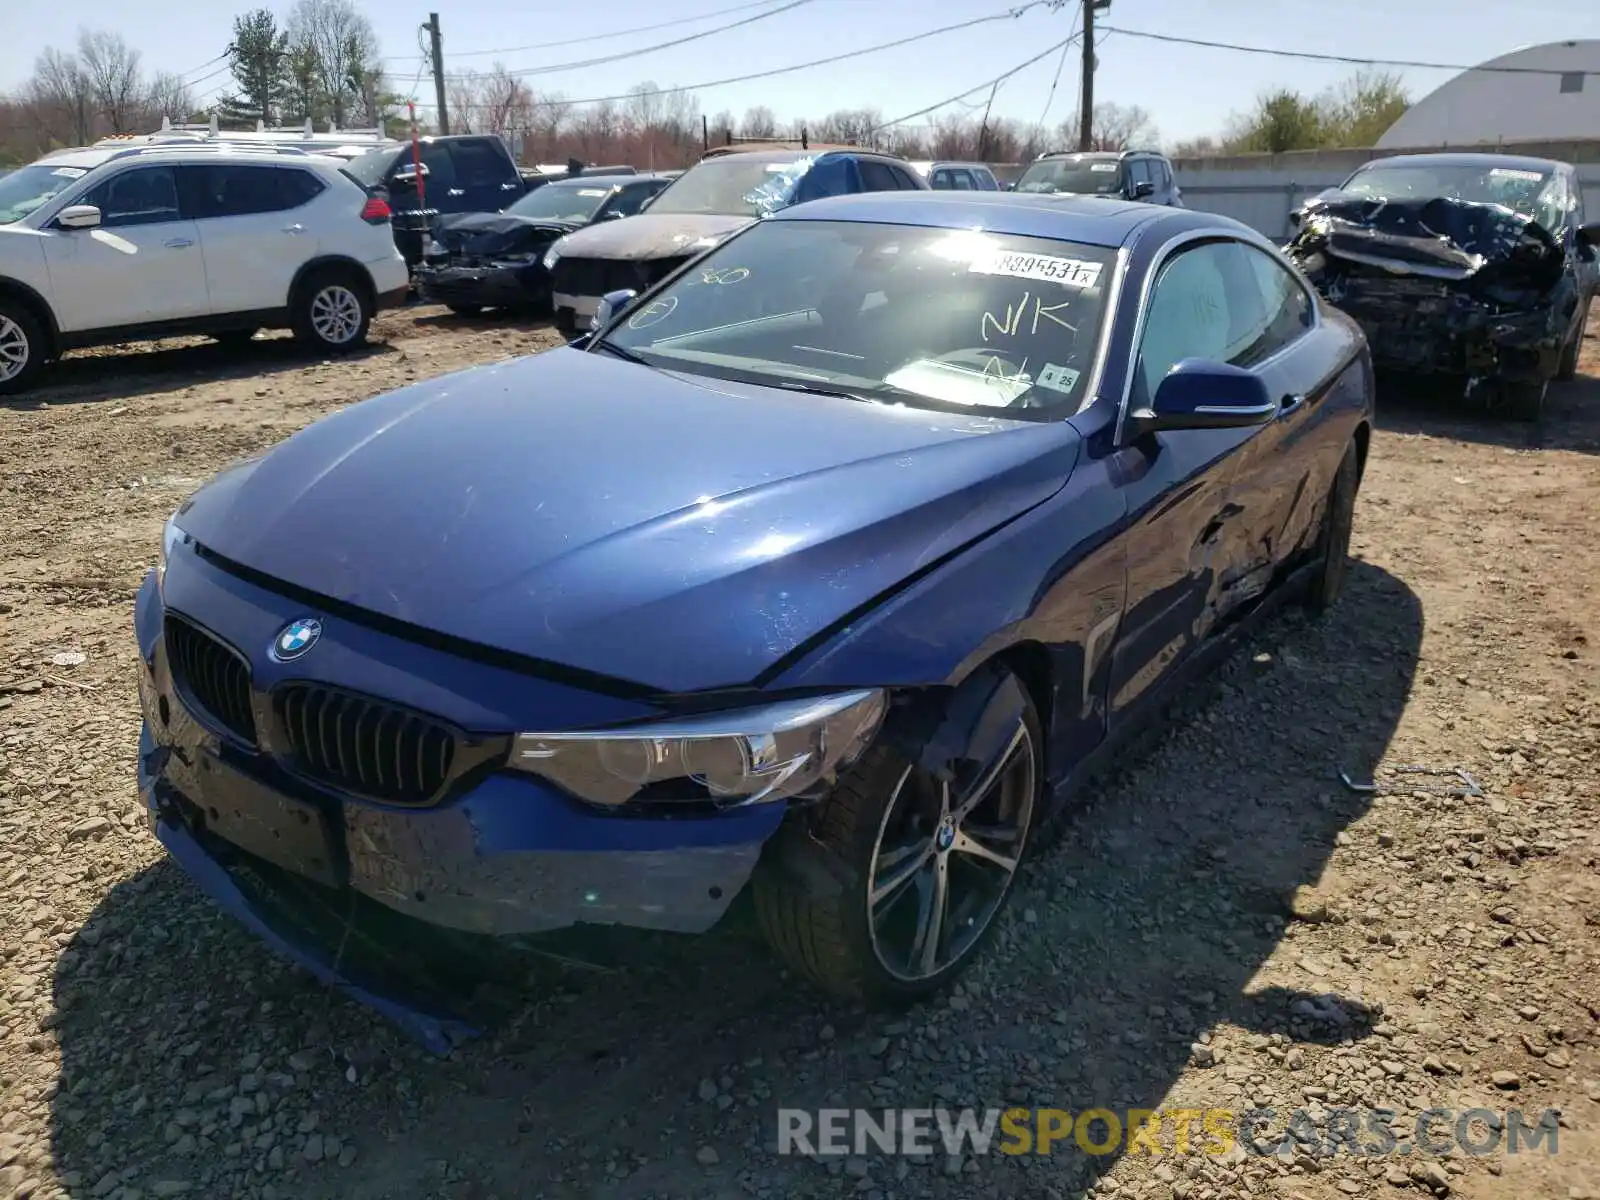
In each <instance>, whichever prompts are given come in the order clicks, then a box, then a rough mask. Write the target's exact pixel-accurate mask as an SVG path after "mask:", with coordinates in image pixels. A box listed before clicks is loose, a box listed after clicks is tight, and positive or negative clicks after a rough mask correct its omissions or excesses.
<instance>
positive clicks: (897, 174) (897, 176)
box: [889, 167, 922, 192]
mask: <svg viewBox="0 0 1600 1200" xmlns="http://www.w3.org/2000/svg"><path fill="white" fill-rule="evenodd" d="M889 173H890V174H891V175H893V176H894V181H895V183H897V184H899V185H900V190H901V191H902V192H920V191H921V190H922V189H921V188H919V187H918V186H917V181H916V180H915V179H913V178H911V176H910V174H909V173H907V172H905V171H902V170H901V169H900V168H899V167H890V168H889Z"/></svg>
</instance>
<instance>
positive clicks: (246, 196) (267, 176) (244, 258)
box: [178, 162, 326, 315]
mask: <svg viewBox="0 0 1600 1200" xmlns="http://www.w3.org/2000/svg"><path fill="white" fill-rule="evenodd" d="M178 175H179V186H180V189H181V190H182V192H183V195H184V200H185V207H186V209H187V210H188V211H191V212H193V213H194V215H195V224H196V228H197V229H198V230H199V233H200V249H201V253H202V256H203V258H204V261H205V270H206V287H207V290H208V291H209V293H210V297H211V303H210V311H211V312H212V313H213V314H217V315H223V314H228V313H243V312H252V311H256V310H260V309H268V308H281V307H282V306H283V305H285V304H287V303H288V300H289V287H290V284H291V283H292V282H293V280H294V277H295V274H296V273H297V272H298V271H299V269H300V268H301V267H302V266H304V265H305V264H306V263H307V262H309V261H310V260H311V259H313V258H315V257H316V256H317V252H318V249H319V241H318V231H317V230H316V229H315V228H314V227H313V223H312V222H311V221H310V220H309V219H308V218H307V216H306V213H305V212H304V209H305V208H306V206H307V205H309V204H310V203H311V201H312V200H314V199H315V198H316V197H317V196H319V195H321V194H322V192H323V191H325V190H326V185H325V184H324V183H323V182H322V181H321V180H320V179H318V178H317V177H316V176H315V175H313V174H311V173H310V172H309V171H306V170H304V169H302V168H298V167H290V166H278V165H275V164H274V165H268V164H264V163H231V162H222V163H207V164H205V165H203V166H185V167H180V168H179V169H178Z"/></svg>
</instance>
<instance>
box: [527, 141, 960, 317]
mask: <svg viewBox="0 0 1600 1200" xmlns="http://www.w3.org/2000/svg"><path fill="white" fill-rule="evenodd" d="M928 190H929V188H928V184H927V182H926V181H924V180H923V179H922V177H921V176H920V175H918V174H917V172H916V171H915V170H914V169H913V168H912V166H911V164H910V163H908V162H906V161H905V160H903V159H899V158H895V157H894V156H892V155H888V154H876V153H873V152H872V151H869V150H855V149H849V150H819V149H811V150H759V151H746V152H743V153H739V152H733V153H730V152H727V151H720V152H717V151H714V152H712V153H711V154H708V155H706V157H704V158H702V159H701V160H700V161H699V162H698V163H696V164H695V165H694V166H692V167H690V168H689V169H688V170H687V171H685V172H684V173H683V174H682V175H680V176H679V177H678V178H677V179H676V180H674V181H673V182H672V183H671V184H669V185H668V186H667V187H666V188H665V189H664V190H663V191H662V192H661V193H660V194H658V195H657V196H656V197H655V198H654V199H653V200H651V201H650V202H649V203H648V204H647V205H646V206H645V208H644V211H643V212H641V213H640V214H639V215H638V216H635V217H629V218H627V219H626V220H622V221H612V222H610V223H608V224H606V225H598V226H591V227H589V228H587V229H582V230H579V231H578V232H576V233H572V234H569V235H568V236H566V237H564V238H562V239H561V240H560V241H559V242H557V243H556V244H555V245H554V246H552V247H551V248H550V252H549V254H548V255H546V256H545V260H544V263H545V268H546V269H547V270H548V271H549V272H550V285H551V291H552V293H553V303H554V306H555V316H556V325H557V327H558V328H560V329H561V330H562V332H563V333H565V334H567V335H568V336H571V335H572V334H574V333H575V332H577V330H578V327H579V325H580V324H583V325H585V326H586V325H587V323H588V321H589V319H590V318H592V317H593V316H594V314H595V312H596V311H597V310H598V308H599V306H600V297H602V296H604V295H605V294H606V293H607V292H618V291H643V290H644V289H645V288H647V287H650V286H651V285H652V284H654V283H655V282H656V281H657V280H659V279H663V278H665V277H666V276H667V275H669V274H671V273H672V272H673V271H675V270H677V269H678V267H679V266H681V265H682V264H683V263H685V262H687V261H688V260H689V259H691V258H694V257H696V256H697V255H699V254H701V253H703V252H704V251H706V250H708V249H710V248H711V247H712V246H715V245H716V244H717V243H719V242H721V241H722V240H723V239H724V238H726V237H728V236H729V235H730V234H732V233H734V232H735V231H737V230H739V229H742V228H744V227H745V226H746V225H748V224H749V223H750V222H751V221H759V220H760V219H761V218H762V217H765V216H770V215H771V214H772V213H775V212H777V211H779V210H780V209H784V208H788V207H790V206H792V205H795V204H804V203H805V202H806V201H808V200H819V199H821V198H822V197H824V196H842V195H846V194H848V193H851V192H893V191H906V192H919V191H921V192H925V191H928Z"/></svg>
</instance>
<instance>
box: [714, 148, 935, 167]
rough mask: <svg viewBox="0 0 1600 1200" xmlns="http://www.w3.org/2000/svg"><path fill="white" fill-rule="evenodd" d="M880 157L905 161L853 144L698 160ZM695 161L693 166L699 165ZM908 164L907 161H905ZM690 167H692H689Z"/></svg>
mask: <svg viewBox="0 0 1600 1200" xmlns="http://www.w3.org/2000/svg"><path fill="white" fill-rule="evenodd" d="M847 156H848V157H853V158H881V159H883V160H885V161H887V162H896V163H905V159H903V158H901V157H900V156H899V155H895V154H888V153H885V152H884V151H882V150H862V149H857V148H856V147H854V146H848V147H843V148H830V149H826V150H824V149H821V148H820V147H819V148H816V149H811V150H736V151H734V152H733V153H732V154H717V155H709V156H707V157H705V158H702V159H701V160H700V162H758V163H793V162H802V161H804V160H806V159H810V158H843V157H847ZM699 165H700V163H696V164H695V166H699ZM905 165H907V166H909V165H910V164H909V163H905ZM691 169H692V168H691Z"/></svg>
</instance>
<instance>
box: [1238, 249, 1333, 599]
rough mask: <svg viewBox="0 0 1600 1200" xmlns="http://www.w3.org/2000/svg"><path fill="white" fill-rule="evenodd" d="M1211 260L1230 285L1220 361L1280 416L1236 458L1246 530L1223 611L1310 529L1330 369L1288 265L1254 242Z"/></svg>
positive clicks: (1307, 300)
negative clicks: (1250, 376)
mask: <svg viewBox="0 0 1600 1200" xmlns="http://www.w3.org/2000/svg"><path fill="white" fill-rule="evenodd" d="M1216 257H1217V261H1218V266H1219V269H1220V270H1221V272H1222V275H1223V282H1224V286H1225V287H1226V288H1227V289H1228V308H1229V315H1230V317H1231V319H1232V329H1231V338H1230V340H1231V344H1232V345H1234V346H1235V347H1237V349H1236V350H1235V352H1234V355H1233V357H1232V358H1230V359H1228V360H1227V361H1228V362H1229V363H1230V364H1231V365H1233V366H1236V367H1247V368H1249V369H1250V370H1252V371H1254V372H1255V373H1256V374H1258V375H1259V376H1260V377H1261V379H1262V381H1263V382H1264V383H1265V384H1266V385H1267V394H1268V395H1270V396H1271V397H1272V398H1273V399H1274V400H1276V401H1278V403H1279V405H1280V407H1279V410H1278V414H1277V416H1276V417H1274V418H1273V420H1272V421H1271V423H1270V424H1268V425H1266V426H1264V427H1262V428H1261V429H1259V430H1257V431H1256V432H1255V436H1254V437H1252V438H1251V439H1250V442H1249V445H1248V446H1247V447H1246V448H1245V451H1244V453H1243V454H1242V456H1241V460H1240V464H1239V471H1238V476H1237V480H1236V484H1235V488H1234V500H1235V503H1237V504H1238V505H1239V506H1240V508H1241V509H1242V510H1243V511H1242V512H1241V513H1240V516H1239V519H1240V521H1241V522H1242V523H1243V525H1244V527H1245V529H1246V530H1248V532H1249V537H1248V539H1247V540H1244V539H1241V541H1240V543H1239V547H1238V548H1239V551H1240V553H1239V554H1238V556H1237V557H1235V558H1234V559H1233V561H1232V562H1231V563H1230V564H1229V568H1228V573H1227V574H1226V575H1225V576H1224V578H1223V582H1222V592H1223V599H1222V607H1223V608H1225V609H1229V610H1231V609H1233V608H1235V607H1238V606H1239V605H1242V604H1246V603H1248V602H1250V601H1251V600H1254V599H1256V598H1257V597H1258V596H1260V595H1261V594H1262V593H1263V592H1265V591H1266V589H1267V586H1268V585H1269V584H1270V583H1271V580H1272V577H1273V574H1274V572H1275V571H1276V570H1277V568H1278V567H1280V566H1282V565H1283V564H1284V563H1285V562H1286V561H1287V560H1288V558H1289V557H1290V555H1291V554H1292V553H1293V551H1294V550H1295V548H1296V547H1297V546H1298V544H1299V542H1300V540H1301V538H1302V537H1303V536H1304V535H1305V534H1306V533H1307V532H1308V528H1307V527H1308V525H1309V522H1310V520H1311V517H1312V514H1313V513H1314V512H1315V510H1316V507H1317V502H1318V501H1319V500H1320V499H1321V497H1322V495H1323V494H1324V492H1325V491H1326V489H1327V486H1328V485H1329V484H1330V483H1331V482H1332V481H1331V479H1323V478H1322V477H1321V476H1320V475H1318V473H1317V472H1318V467H1319V464H1320V463H1321V462H1322V460H1323V459H1325V458H1326V457H1327V456H1326V455H1319V454H1318V453H1317V452H1316V448H1315V447H1314V446H1312V445H1310V444H1309V442H1308V435H1309V434H1311V432H1312V430H1313V428H1314V427H1315V426H1316V424H1317V418H1318V416H1319V414H1320V412H1321V409H1322V407H1323V405H1324V403H1325V402H1326V400H1327V398H1328V395H1329V392H1330V390H1331V389H1332V387H1333V383H1334V380H1335V378H1336V372H1335V371H1334V370H1333V369H1332V367H1333V366H1334V364H1332V363H1330V362H1329V361H1328V359H1327V357H1326V355H1325V354H1324V353H1322V352H1321V351H1320V350H1319V349H1318V348H1317V347H1316V346H1315V345H1314V344H1313V343H1312V341H1311V337H1312V334H1313V332H1314V330H1315V328H1316V321H1317V316H1316V311H1317V310H1316V301H1315V299H1314V298H1313V297H1312V294H1311V292H1310V290H1309V289H1308V288H1307V287H1306V285H1305V284H1304V283H1303V282H1302V281H1301V279H1300V277H1299V276H1298V275H1296V274H1295V273H1294V272H1293V271H1292V270H1291V269H1290V268H1289V267H1288V265H1287V264H1286V263H1283V262H1281V261H1280V260H1279V259H1278V258H1277V257H1276V256H1274V255H1272V254H1269V253H1267V252H1266V251H1265V250H1263V249H1261V248H1260V247H1258V246H1254V245H1250V244H1248V243H1246V242H1242V241H1232V240H1230V241H1219V242H1218V243H1217V250H1216Z"/></svg>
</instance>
